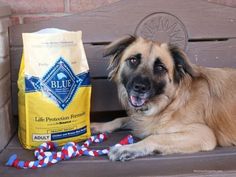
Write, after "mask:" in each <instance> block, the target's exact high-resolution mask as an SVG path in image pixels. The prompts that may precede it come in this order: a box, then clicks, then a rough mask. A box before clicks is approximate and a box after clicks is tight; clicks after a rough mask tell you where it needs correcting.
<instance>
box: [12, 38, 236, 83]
mask: <svg viewBox="0 0 236 177" xmlns="http://www.w3.org/2000/svg"><path fill="white" fill-rule="evenodd" d="M84 47H85V51H86V55H87V58H88V63H89V67H90V72H91V76H92V77H93V78H105V77H107V76H108V73H109V70H108V69H107V68H108V65H109V58H108V57H106V58H104V57H103V56H102V54H103V52H104V48H105V46H104V45H90V44H85V45H84ZM186 53H187V55H188V56H189V58H190V60H191V61H192V62H193V63H195V64H198V65H202V66H208V67H236V39H230V40H226V41H212V42H189V45H188V48H187V51H186ZM21 54H22V48H21V47H16V48H15V47H13V48H11V50H10V57H11V60H12V62H11V71H12V81H13V82H16V81H17V77H18V72H19V66H20V60H21Z"/></svg>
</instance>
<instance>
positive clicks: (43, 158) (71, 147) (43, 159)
mask: <svg viewBox="0 0 236 177" xmlns="http://www.w3.org/2000/svg"><path fill="white" fill-rule="evenodd" d="M106 139H107V134H106V133H101V134H98V135H94V136H91V137H90V138H89V139H88V140H87V141H85V142H84V143H83V145H82V146H80V145H79V144H76V143H74V142H69V143H67V144H65V145H64V146H63V147H62V148H61V151H58V152H56V149H57V147H58V145H57V144H56V143H55V142H45V143H43V144H41V145H40V146H39V147H38V148H36V149H35V151H34V156H35V157H36V159H37V160H35V161H22V160H19V159H17V155H16V154H14V155H12V156H11V157H10V158H9V160H8V161H7V163H6V165H7V166H12V167H15V168H22V169H30V168H31V169H35V168H41V167H47V166H50V165H53V164H55V163H58V162H59V161H62V160H68V159H71V158H73V157H78V156H82V155H85V156H95V157H96V156H101V155H107V154H108V152H109V148H106V149H103V150H92V149H89V146H90V145H91V144H92V143H93V142H94V143H101V142H103V141H105V140H106ZM133 142H134V140H133V137H132V135H128V136H126V137H125V138H123V139H122V140H121V141H120V142H119V143H117V144H115V145H114V146H122V145H126V144H133Z"/></svg>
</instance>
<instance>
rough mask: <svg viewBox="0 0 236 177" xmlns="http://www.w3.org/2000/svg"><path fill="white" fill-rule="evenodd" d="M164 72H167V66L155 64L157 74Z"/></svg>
mask: <svg viewBox="0 0 236 177" xmlns="http://www.w3.org/2000/svg"><path fill="white" fill-rule="evenodd" d="M164 72H166V68H165V66H163V65H161V64H160V65H156V66H154V73H155V74H160V73H164Z"/></svg>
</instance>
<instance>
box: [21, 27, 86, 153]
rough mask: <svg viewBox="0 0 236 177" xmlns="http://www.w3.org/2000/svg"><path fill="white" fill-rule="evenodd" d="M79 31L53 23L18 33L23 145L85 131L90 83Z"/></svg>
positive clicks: (70, 137) (59, 139) (82, 135)
mask: <svg viewBox="0 0 236 177" xmlns="http://www.w3.org/2000/svg"><path fill="white" fill-rule="evenodd" d="M81 36H82V32H81V31H77V32H70V31H65V30H60V29H54V28H49V29H44V30H41V31H38V32H36V33H23V55H22V61H21V66H20V71H19V78H18V88H19V92H18V106H19V128H18V136H19V139H20V142H21V144H22V145H23V146H24V148H27V149H32V148H35V147H37V146H38V145H40V144H41V143H42V142H45V141H56V142H58V144H59V145H63V144H64V143H66V142H68V141H75V142H77V141H82V140H84V139H87V138H88V137H89V136H90V122H89V121H90V119H89V115H90V95H91V85H90V76H89V67H88V63H87V59H86V55H85V51H84V47H83V43H82V39H81Z"/></svg>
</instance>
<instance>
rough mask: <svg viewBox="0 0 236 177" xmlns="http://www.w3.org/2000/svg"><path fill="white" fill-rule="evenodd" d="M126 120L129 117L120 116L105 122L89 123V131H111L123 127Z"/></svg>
mask: <svg viewBox="0 0 236 177" xmlns="http://www.w3.org/2000/svg"><path fill="white" fill-rule="evenodd" d="M128 121H129V117H122V118H117V119H114V120H113V121H110V122H105V123H96V122H94V123H91V131H92V133H103V132H113V131H114V130H117V129H119V128H125V127H126V123H127V122H128Z"/></svg>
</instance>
